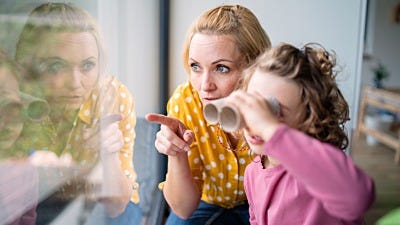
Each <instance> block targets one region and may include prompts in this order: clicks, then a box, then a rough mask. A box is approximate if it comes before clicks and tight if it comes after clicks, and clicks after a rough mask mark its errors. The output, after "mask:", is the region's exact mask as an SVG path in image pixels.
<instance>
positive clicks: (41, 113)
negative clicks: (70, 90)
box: [20, 92, 50, 121]
mask: <svg viewBox="0 0 400 225" xmlns="http://www.w3.org/2000/svg"><path fill="white" fill-rule="evenodd" d="M20 96H21V100H22V103H23V106H24V107H23V111H24V112H23V113H24V115H25V116H26V117H27V118H29V119H31V120H33V121H41V120H43V119H44V118H45V117H46V116H48V115H49V113H50V106H49V104H48V103H47V101H46V100H43V99H40V98H36V97H34V96H32V95H29V94H26V93H23V92H20Z"/></svg>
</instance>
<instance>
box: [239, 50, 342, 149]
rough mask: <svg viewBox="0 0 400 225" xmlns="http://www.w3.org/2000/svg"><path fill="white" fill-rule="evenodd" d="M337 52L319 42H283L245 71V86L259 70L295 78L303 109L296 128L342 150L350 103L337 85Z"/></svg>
mask: <svg viewBox="0 0 400 225" xmlns="http://www.w3.org/2000/svg"><path fill="white" fill-rule="evenodd" d="M335 66H336V56H335V53H330V52H328V51H327V50H326V49H325V48H323V47H322V46H321V45H319V44H317V43H308V44H306V45H304V46H303V47H302V48H300V49H299V48H296V47H294V46H292V45H290V44H285V43H283V44H280V45H278V46H276V47H274V48H272V49H270V50H268V51H266V52H265V53H263V54H262V55H261V56H260V57H259V58H258V59H257V60H256V61H255V62H254V64H253V65H251V66H250V67H249V68H247V69H246V70H245V72H244V73H245V75H244V77H243V81H242V85H243V86H242V88H243V89H244V90H247V88H248V84H249V81H250V79H251V77H252V75H253V74H254V72H255V71H256V70H258V71H260V72H264V73H271V74H274V75H276V76H280V77H285V78H288V79H291V80H293V81H294V82H295V83H296V84H297V85H298V86H299V87H300V90H301V92H300V93H301V103H300V104H301V108H302V109H303V110H298V111H297V115H296V116H297V117H298V118H300V121H301V122H300V124H298V127H297V129H299V130H301V131H303V132H305V133H307V134H308V135H310V136H312V137H314V138H317V139H319V140H320V141H323V142H326V143H330V144H332V145H334V146H336V147H338V148H340V149H342V150H344V149H345V148H346V147H347V146H348V142H349V140H348V137H347V135H346V133H345V131H344V125H345V123H346V122H347V121H348V120H349V106H348V104H347V102H346V100H345V99H344V97H343V95H342V93H341V91H340V89H339V88H338V86H337V84H336V76H337V72H338V71H335V70H334V67H335Z"/></svg>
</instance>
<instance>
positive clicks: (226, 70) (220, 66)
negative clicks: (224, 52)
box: [217, 65, 229, 73]
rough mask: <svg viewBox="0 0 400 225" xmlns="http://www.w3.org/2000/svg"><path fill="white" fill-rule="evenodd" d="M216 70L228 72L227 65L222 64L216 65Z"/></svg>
mask: <svg viewBox="0 0 400 225" xmlns="http://www.w3.org/2000/svg"><path fill="white" fill-rule="evenodd" d="M217 71H218V72H221V73H228V72H229V67H227V66H224V65H217Z"/></svg>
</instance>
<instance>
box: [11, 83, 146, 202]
mask: <svg viewBox="0 0 400 225" xmlns="http://www.w3.org/2000/svg"><path fill="white" fill-rule="evenodd" d="M113 113H120V114H121V115H122V118H123V119H122V120H121V121H120V123H119V127H120V130H121V131H122V134H123V138H124V146H123V148H122V150H121V151H120V153H119V158H120V161H121V168H122V170H123V172H124V173H125V175H126V176H127V177H128V178H129V179H130V180H131V181H132V187H133V189H134V191H133V195H132V197H131V200H132V201H133V202H135V203H137V202H139V195H138V191H137V189H138V184H137V183H136V177H137V175H136V172H135V170H134V166H133V163H132V155H133V145H134V138H135V135H136V133H135V124H136V114H135V111H134V101H133V97H132V95H131V93H130V92H129V90H128V89H127V88H126V86H124V85H123V84H121V83H120V82H118V81H117V80H116V79H115V78H113V77H108V78H106V79H104V80H103V81H102V82H100V84H99V87H98V88H96V89H95V90H93V92H92V94H91V95H90V97H89V99H87V100H86V101H85V102H84V103H83V105H82V106H81V108H80V109H79V111H78V113H77V116H76V118H75V121H74V122H73V124H71V125H70V126H71V127H70V128H69V129H65V130H66V131H67V132H65V133H63V134H62V135H60V134H58V135H57V132H55V130H56V129H57V122H56V121H51V120H50V119H47V120H45V121H43V122H41V123H30V124H26V125H25V127H24V130H23V133H22V136H23V138H22V140H20V141H19V143H18V144H19V146H18V148H19V149H22V148H25V149H28V148H29V149H31V150H32V149H39V150H50V151H53V152H55V153H56V154H57V155H62V154H64V153H70V154H71V156H72V158H73V159H74V161H75V162H77V163H78V164H79V165H80V166H86V167H87V168H92V167H93V166H94V165H95V164H96V163H97V162H98V159H99V154H98V151H94V150H93V149H83V148H82V146H84V145H83V140H82V137H83V133H82V132H83V130H84V129H85V128H88V127H90V126H92V125H93V124H94V123H95V122H97V121H99V119H100V118H102V117H104V116H106V115H110V114H113Z"/></svg>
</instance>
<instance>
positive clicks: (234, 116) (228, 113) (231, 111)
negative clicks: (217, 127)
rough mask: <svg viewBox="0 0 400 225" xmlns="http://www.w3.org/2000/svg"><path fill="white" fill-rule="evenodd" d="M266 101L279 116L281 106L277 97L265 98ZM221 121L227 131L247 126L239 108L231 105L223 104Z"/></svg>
mask: <svg viewBox="0 0 400 225" xmlns="http://www.w3.org/2000/svg"><path fill="white" fill-rule="evenodd" d="M265 101H266V103H267V104H269V105H270V106H271V107H272V109H273V110H274V112H275V114H276V115H277V116H279V115H280V106H279V102H278V101H277V100H276V98H275V97H269V98H268V99H265ZM219 122H220V124H221V127H222V129H223V130H224V131H226V132H233V131H236V130H239V129H241V128H243V127H244V126H245V122H244V119H243V117H242V115H241V114H240V112H239V110H238V109H237V108H236V107H235V106H231V105H224V106H222V108H221V109H220V115H219Z"/></svg>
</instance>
